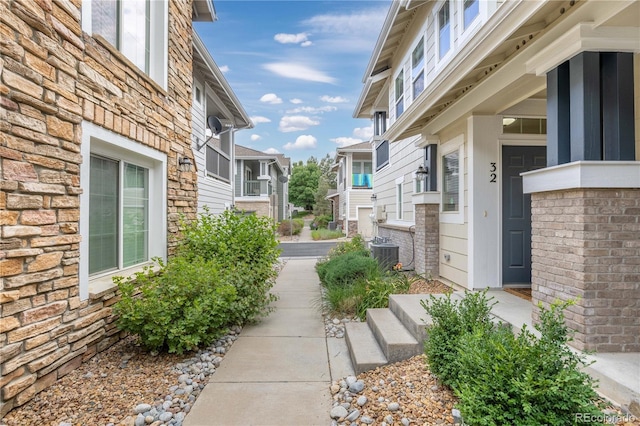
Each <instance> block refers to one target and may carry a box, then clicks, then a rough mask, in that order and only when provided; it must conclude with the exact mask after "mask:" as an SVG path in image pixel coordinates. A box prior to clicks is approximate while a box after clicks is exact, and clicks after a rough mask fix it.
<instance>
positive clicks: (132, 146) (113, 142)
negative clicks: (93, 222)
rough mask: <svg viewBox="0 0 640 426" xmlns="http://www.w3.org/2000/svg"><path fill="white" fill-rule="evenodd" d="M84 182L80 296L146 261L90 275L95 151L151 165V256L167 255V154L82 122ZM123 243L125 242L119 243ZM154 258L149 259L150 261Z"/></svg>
mask: <svg viewBox="0 0 640 426" xmlns="http://www.w3.org/2000/svg"><path fill="white" fill-rule="evenodd" d="M80 149H81V154H82V158H83V162H82V164H81V165H80V182H81V187H82V189H83V190H84V192H83V194H81V195H80V235H81V236H82V240H81V241H80V265H79V277H80V299H81V300H86V299H87V298H88V297H89V293H99V292H101V291H103V290H106V289H108V288H111V287H113V286H114V284H113V282H112V277H114V276H117V275H120V276H130V275H133V274H134V273H135V272H136V271H139V270H141V268H142V266H143V265H136V266H133V267H131V268H126V269H118V270H116V271H109V272H106V273H104V274H99V275H96V276H92V277H91V278H89V218H88V212H89V180H90V167H91V166H90V161H89V160H90V158H91V154H99V155H104V156H107V157H110V158H116V159H119V160H124V161H126V162H128V163H131V164H136V165H139V166H142V167H145V168H148V169H149V211H150V212H152V214H150V215H149V259H152V258H154V257H160V258H162V259H166V257H167V212H166V211H167V209H166V206H167V192H166V188H167V156H166V154H164V153H162V152H159V151H156V150H154V149H152V148H149V147H147V146H145V145H142V144H140V143H137V142H134V141H132V140H131V139H128V138H125V137H124V136H121V135H118V134H116V133H113V132H111V131H110V130H107V129H105V128H103V127H100V126H97V125H95V124H93V123H90V122H87V121H84V122H83V123H82V145H81V148H80ZM119 244H120V245H121V242H120V243H119ZM150 263H151V262H149V263H147V264H150Z"/></svg>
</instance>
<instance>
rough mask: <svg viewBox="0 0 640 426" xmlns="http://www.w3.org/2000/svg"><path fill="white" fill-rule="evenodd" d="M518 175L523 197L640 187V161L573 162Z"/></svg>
mask: <svg viewBox="0 0 640 426" xmlns="http://www.w3.org/2000/svg"><path fill="white" fill-rule="evenodd" d="M521 176H522V187H523V191H524V193H525V194H532V193H536V192H545V191H562V190H568V189H582V188H640V161H576V162H573V163H567V164H560V165H557V166H552V167H547V168H544V169H538V170H534V171H531V172H526V173H522V174H521Z"/></svg>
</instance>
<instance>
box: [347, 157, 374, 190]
mask: <svg viewBox="0 0 640 426" xmlns="http://www.w3.org/2000/svg"><path fill="white" fill-rule="evenodd" d="M352 168H353V174H352V176H351V185H352V186H353V187H354V188H373V174H372V170H371V161H354V162H353V164H352Z"/></svg>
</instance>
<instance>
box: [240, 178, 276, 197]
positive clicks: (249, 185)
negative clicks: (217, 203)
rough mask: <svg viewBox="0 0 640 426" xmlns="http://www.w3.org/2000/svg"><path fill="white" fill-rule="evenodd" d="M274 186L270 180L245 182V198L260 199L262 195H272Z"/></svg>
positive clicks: (243, 194)
mask: <svg viewBox="0 0 640 426" xmlns="http://www.w3.org/2000/svg"><path fill="white" fill-rule="evenodd" d="M272 193H273V186H272V185H271V182H269V181H268V180H245V181H244V191H243V193H242V196H243V197H259V196H260V195H271V194H272Z"/></svg>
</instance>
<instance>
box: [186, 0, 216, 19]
mask: <svg viewBox="0 0 640 426" xmlns="http://www.w3.org/2000/svg"><path fill="white" fill-rule="evenodd" d="M191 19H192V20H193V21H194V22H214V21H217V20H218V16H217V15H216V8H215V7H214V6H213V1H212V0H193V4H192V11H191Z"/></svg>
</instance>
